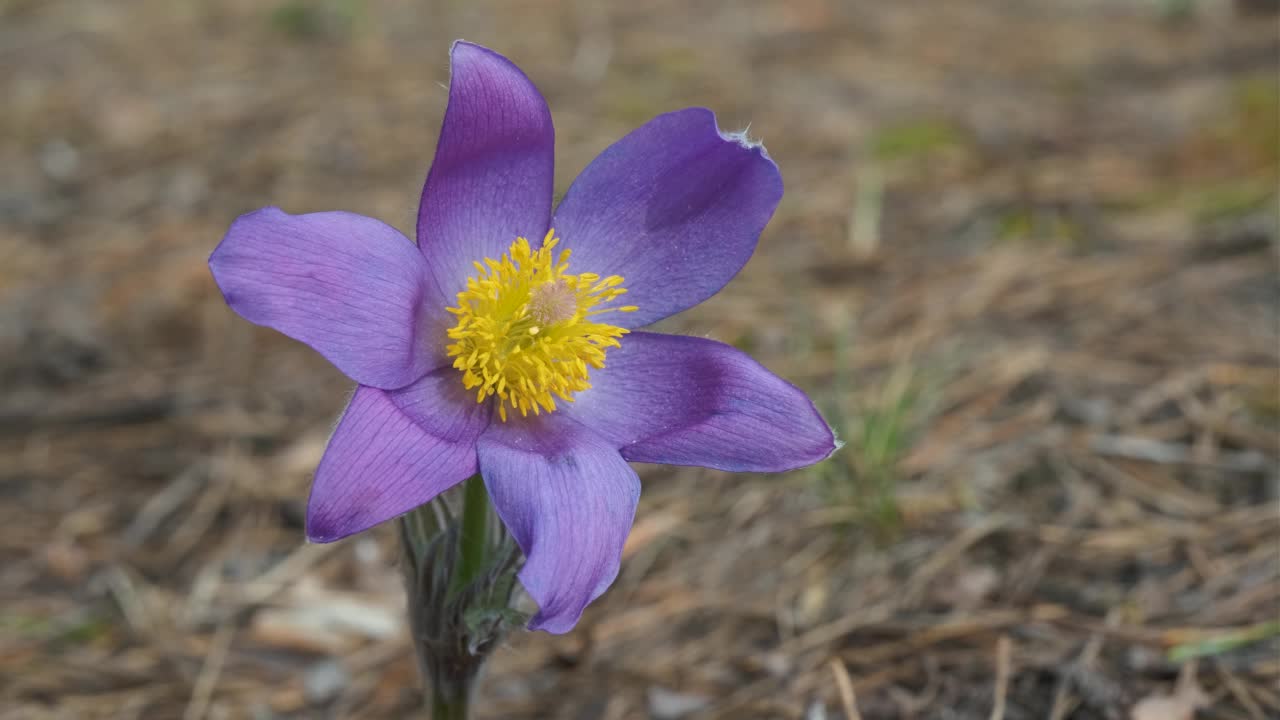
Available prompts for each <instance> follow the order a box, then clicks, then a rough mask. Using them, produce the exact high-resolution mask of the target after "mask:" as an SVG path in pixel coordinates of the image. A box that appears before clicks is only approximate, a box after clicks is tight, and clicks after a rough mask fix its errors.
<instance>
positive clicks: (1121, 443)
mask: <svg viewBox="0 0 1280 720" xmlns="http://www.w3.org/2000/svg"><path fill="white" fill-rule="evenodd" d="M1089 447H1090V448H1091V449H1092V450H1093V451H1094V452H1096V453H1098V454H1099V455H1114V456H1116V457H1124V458H1129V459H1132V460H1142V461H1145V462H1152V463H1159V464H1163V465H1199V466H1203V467H1213V468H1218V469H1220V470H1230V471H1234V472H1245V473H1256V472H1266V471H1267V470H1268V469H1270V468H1271V466H1272V462H1271V460H1270V459H1268V458H1267V456H1266V455H1263V454H1262V453H1260V452H1257V451H1256V450H1238V451H1233V452H1223V453H1219V454H1218V457H1217V459H1216V460H1215V461H1214V462H1209V463H1204V462H1200V461H1199V460H1198V459H1197V458H1196V457H1195V454H1194V453H1192V452H1191V449H1190V448H1189V447H1187V446H1185V445H1180V444H1177V443H1168V442H1161V441H1159V440H1150V439H1148V438H1142V437H1130V436H1124V435H1097V436H1094V438H1093V439H1092V440H1091V441H1090V443H1089Z"/></svg>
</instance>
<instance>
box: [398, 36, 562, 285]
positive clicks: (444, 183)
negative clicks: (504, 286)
mask: <svg viewBox="0 0 1280 720" xmlns="http://www.w3.org/2000/svg"><path fill="white" fill-rule="evenodd" d="M451 57H452V63H451V66H450V70H451V72H450V80H449V105H448V107H447V108H446V109H445V113H444V125H443V127H442V128H441V129H440V140H439V142H438V143H437V145H436V157H435V161H434V162H433V163H432V164H431V172H430V173H428V174H427V182H426V185H425V186H424V187H423V189H422V204H421V205H420V206H419V208H418V247H419V248H420V249H421V250H422V253H423V255H425V256H426V258H427V265H428V266H429V268H430V271H431V273H432V275H433V276H434V277H435V279H436V282H437V284H438V285H439V286H440V288H441V289H442V290H443V291H444V294H445V296H446V297H447V298H448V299H449V300H450V301H451V304H452V300H453V298H454V296H455V295H456V294H457V292H458V291H459V290H461V289H462V288H463V287H464V286H465V284H466V280H467V278H468V277H470V276H471V275H473V274H475V269H474V267H472V263H474V262H477V261H480V260H483V259H485V258H493V259H495V260H496V259H497V258H499V257H501V256H502V253H504V252H506V251H507V250H508V249H509V248H510V247H511V243H512V242H513V241H514V240H515V239H516V237H517V236H523V237H526V238H528V239H529V240H530V241H532V242H534V243H537V242H540V241H541V240H542V236H543V235H544V234H545V233H546V231H547V220H548V219H549V218H550V216H551V191H552V182H553V179H552V174H553V172H554V151H555V130H554V128H552V125H551V111H550V110H549V109H548V108H547V103H546V101H545V100H543V99H542V95H541V94H540V93H539V92H538V89H537V88H536V87H534V86H533V83H532V82H531V81H530V80H529V78H528V77H526V76H525V74H524V73H523V72H521V71H520V68H518V67H516V66H515V65H514V64H513V63H512V62H511V61H510V60H508V59H506V58H505V57H503V56H501V55H499V54H498V53H496V52H494V51H492V50H489V49H487V48H483V47H480V46H479V45H473V44H471V43H467V42H461V41H459V42H457V43H454V45H453V51H452V54H451Z"/></svg>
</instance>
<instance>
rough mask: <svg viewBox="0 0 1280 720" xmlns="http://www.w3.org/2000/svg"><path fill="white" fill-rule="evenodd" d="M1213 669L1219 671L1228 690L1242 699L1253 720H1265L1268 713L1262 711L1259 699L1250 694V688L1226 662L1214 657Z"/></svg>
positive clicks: (1238, 698) (1219, 675)
mask: <svg viewBox="0 0 1280 720" xmlns="http://www.w3.org/2000/svg"><path fill="white" fill-rule="evenodd" d="M1213 669H1215V670H1217V671H1218V677H1220V678H1222V684H1223V685H1226V686H1227V690H1229V691H1230V692H1231V694H1232V695H1233V696H1234V697H1235V699H1236V700H1238V701H1240V704H1241V705H1243V706H1244V709H1245V711H1246V712H1248V713H1249V717H1251V718H1253V720H1264V719H1265V718H1266V716H1267V715H1266V713H1264V712H1262V708H1261V707H1259V706H1258V703H1257V701H1256V700H1254V699H1253V697H1252V696H1251V695H1250V694H1249V688H1247V687H1245V686H1244V683H1242V682H1240V679H1239V678H1237V677H1236V676H1235V674H1234V673H1232V672H1231V671H1230V670H1229V669H1228V668H1227V666H1226V664H1225V663H1223V662H1222V661H1221V660H1219V659H1218V658H1214V659H1213Z"/></svg>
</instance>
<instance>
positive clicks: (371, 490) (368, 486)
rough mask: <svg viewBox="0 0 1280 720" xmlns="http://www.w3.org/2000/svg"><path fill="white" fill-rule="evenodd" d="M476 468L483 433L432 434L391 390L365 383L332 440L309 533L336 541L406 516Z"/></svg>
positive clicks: (315, 488) (310, 508)
mask: <svg viewBox="0 0 1280 720" xmlns="http://www.w3.org/2000/svg"><path fill="white" fill-rule="evenodd" d="M475 472H476V450H475V436H474V435H473V436H471V437H459V438H457V439H453V440H449V439H443V438H440V437H437V436H435V435H432V434H431V433H428V432H427V431H426V430H424V429H422V428H421V427H419V426H418V425H417V424H416V423H414V422H413V420H411V419H410V418H409V416H408V415H406V414H405V413H404V412H401V410H400V409H399V408H398V407H396V404H395V402H393V401H392V399H391V398H390V397H389V396H388V395H387V393H385V392H383V391H381V390H378V389H377V388H371V387H365V386H363V385H362V386H360V387H359V388H357V389H356V393H355V396H354V397H352V398H351V404H350V405H348V406H347V410H346V412H345V413H343V415H342V420H340V421H339V422H338V429H337V430H335V431H334V433H333V437H332V438H330V439H329V447H328V448H327V449H326V450H325V452H324V457H323V458H322V459H321V460H320V467H319V468H318V469H317V470H316V479H315V483H313V484H312V486H311V499H310V500H309V501H308V502H307V537H308V538H309V539H311V540H312V541H313V542H331V541H334V540H339V539H341V538H344V537H346V536H348V535H351V534H353V533H358V532H360V531H361V530H366V529H368V528H371V527H373V526H374V525H377V524H378V523H381V522H385V521H387V520H390V519H391V518H394V517H396V516H398V515H402V514H404V513H406V512H408V511H410V510H412V509H414V508H415V507H418V506H419V505H422V504H423V503H425V502H427V501H429V500H431V499H432V498H434V497H435V496H436V495H439V494H440V493H442V492H444V491H445V490H448V489H449V488H451V487H453V486H454V485H456V484H458V483H459V482H461V481H463V480H465V479H467V478H468V477H470V476H472V475H474V474H475Z"/></svg>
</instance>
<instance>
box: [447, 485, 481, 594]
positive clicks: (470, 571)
mask: <svg viewBox="0 0 1280 720" xmlns="http://www.w3.org/2000/svg"><path fill="white" fill-rule="evenodd" d="M488 523H489V493H488V492H487V491H486V490H485V487H484V479H483V478H481V477H480V475H479V474H476V475H472V476H471V477H470V478H469V479H468V480H467V485H466V487H465V488H464V489H463V496H462V527H461V529H460V531H459V533H458V566H457V572H456V573H455V574H454V576H453V588H452V589H453V591H454V592H458V591H460V590H462V589H464V588H466V587H467V586H468V585H470V584H471V582H472V581H473V580H475V579H476V577H477V576H479V575H480V573H482V572H484V570H485V565H486V564H487V563H488V554H489V528H488Z"/></svg>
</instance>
